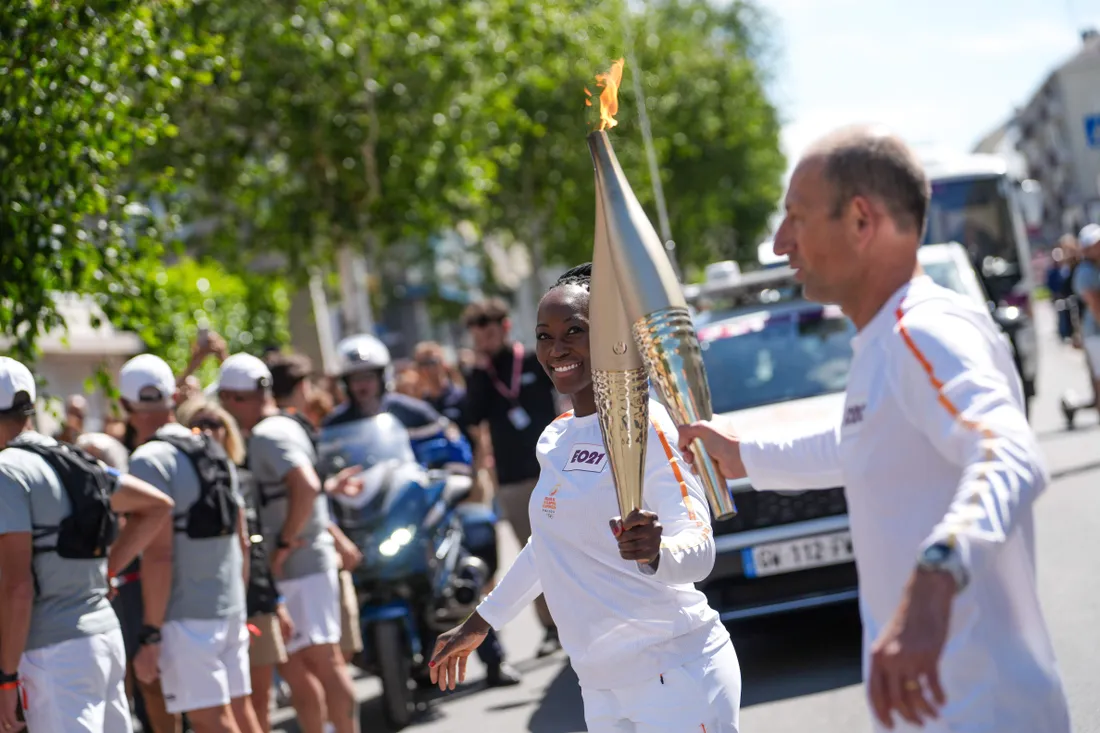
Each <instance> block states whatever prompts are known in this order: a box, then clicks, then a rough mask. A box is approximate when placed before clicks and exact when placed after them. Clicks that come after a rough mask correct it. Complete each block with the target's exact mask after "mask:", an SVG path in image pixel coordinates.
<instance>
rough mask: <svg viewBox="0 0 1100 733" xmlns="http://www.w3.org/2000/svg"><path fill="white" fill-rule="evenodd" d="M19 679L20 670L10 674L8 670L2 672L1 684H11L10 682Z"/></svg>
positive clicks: (0, 673)
mask: <svg viewBox="0 0 1100 733" xmlns="http://www.w3.org/2000/svg"><path fill="white" fill-rule="evenodd" d="M18 681H19V673H18V672H12V673H10V674H9V673H7V672H0V685H10V684H12V683H15V682H18Z"/></svg>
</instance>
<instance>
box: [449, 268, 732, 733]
mask: <svg viewBox="0 0 1100 733" xmlns="http://www.w3.org/2000/svg"><path fill="white" fill-rule="evenodd" d="M590 282H591V265H581V266H579V267H576V268H574V269H572V270H570V271H569V272H567V273H566V274H565V275H563V276H562V277H561V278H560V279H559V280H558V282H557V283H556V284H555V285H554V286H553V287H552V288H551V289H550V291H549V292H547V293H546V295H545V296H543V299H542V302H541V303H540V304H539V310H538V325H537V327H536V328H537V343H538V348H537V353H538V359H539V362H540V363H541V364H542V366H543V368H544V369H545V370H546V372H547V374H549V375H550V378H551V379H552V380H553V382H554V386H555V388H556V389H557V390H558V392H560V393H561V394H564V395H567V396H569V397H570V398H571V399H572V401H573V405H574V410H573V411H572V412H569V413H566V414H565V415H562V416H561V417H559V418H558V419H557V420H555V421H554V422H553V423H551V424H550V425H549V426H548V427H547V428H546V430H545V431H544V432H543V434H542V437H541V438H540V439H539V444H538V448H537V450H538V459H539V464H540V466H541V475H540V478H539V483H538V485H537V487H536V488H535V490H534V492H533V493H532V496H531V504H530V509H529V510H530V514H531V539H530V541H528V543H527V545H526V546H525V547H524V548H523V550H522V551H521V552H520V554H519V556H518V557H517V558H516V561H515V563H514V564H513V565H512V567H511V568H510V569H509V570H508V572H507V573H506V574H505V576H504V577H503V578H502V579H501V581H500V583H499V584H498V585H497V587H496V589H495V590H493V592H492V593H491V594H490V595H489V596H488V597H487V598H486V599H485V600H484V601H483V602H482V603H481V605H480V606H479V607H478V609H477V611H476V612H475V613H474V614H472V615H471V616H470V617H469V618H468V619H467V620H466V621H465V622H464V623H463V624H461V625H460V626H458V627H456V628H455V629H452V630H451V631H448V632H447V633H445V634H443V635H442V636H440V638H439V640H438V641H437V643H436V647H435V654H434V655H433V657H432V660H431V662H430V665H431V677H432V681H433V682H436V683H437V684H438V685H439V687H440V689H441V690H445V689H451V690H453V689H454V688H455V685H456V684H457V683H460V682H462V681H463V680H464V679H465V676H466V660H467V658H468V657H469V655H470V653H471V652H473V651H474V650H475V649H476V648H477V647H478V645H479V644H481V642H482V640H484V638H485V635H486V633H487V632H488V630H489V628H494V629H500V628H501V627H502V626H504V624H506V623H507V622H509V621H510V620H512V619H513V618H514V617H515V616H516V615H517V614H518V613H519V612H520V611H521V610H523V609H524V608H526V607H527V606H528V605H529V604H530V603H531V601H532V600H533V599H534V598H535V597H537V596H538V595H539V593H542V594H544V596H545V598H546V602H547V604H548V605H549V607H550V611H551V613H552V614H553V616H554V619H555V620H556V621H557V622H558V630H559V633H560V636H561V642H562V646H563V647H564V649H565V651H566V652H567V653H568V655H569V657H570V661H571V663H572V666H573V669H574V670H575V671H576V673H577V676H578V678H579V680H580V685H581V690H582V695H583V699H584V710H585V720H586V722H587V725H588V730H589V731H590V732H591V733H684V732H685V731H704V732H705V733H737V730H738V713H739V707H740V700H741V670H740V666H739V664H738V661H737V654H736V653H735V652H734V649H733V644H732V642H731V641H730V637H729V633H728V632H727V631H726V629H725V627H724V626H723V625H722V623H721V621H720V619H719V617H718V614H717V613H716V612H715V611H714V610H713V609H712V608H711V607H710V606H709V605H708V603H707V600H706V597H705V596H704V595H703V594H702V593H701V592H700V591H698V590H696V588H695V586H694V583H695V582H697V581H700V580H703V579H704V578H705V577H707V575H708V574H709V573H710V571H711V568H712V566H713V565H714V554H715V549H714V538H713V535H712V533H711V528H710V513H709V509H708V507H707V502H706V499H705V497H704V494H703V490H702V488H701V487H700V486H699V484H698V482H697V480H696V479H695V477H694V475H693V474H692V473H691V471H690V470H689V469H688V468H687V467H686V466H685V465H684V464H683V462H682V459H681V457H680V454H679V452H678V450H677V447H676V444H677V435H676V429H675V425H674V423H673V421H672V419H671V418H670V417H669V415H668V413H667V412H666V411H665V409H664V407H662V406H661V405H660V404H659V403H657V402H655V401H652V400H651V401H650V405H649V411H650V418H651V425H650V431H649V439H648V440H649V446H650V449H649V450H648V451H647V455H646V466H645V479H644V486H645V491H644V500H643V504H644V507H645V508H644V509H643V510H635V511H634V512H632V513H631V514H629V515H628V516H626V517H624V518H621V517H618V516H616V515H617V514H619V510H618V501H617V498H616V493H615V486H614V482H613V478H612V472H611V470H610V468H609V467H608V458H607V451H606V449H605V448H604V445H603V437H602V434H601V431H600V425H599V421H598V417H597V414H596V401H595V396H594V392H593V385H592V369H591V363H590V360H589V320H588V311H589V308H588V305H589V291H590Z"/></svg>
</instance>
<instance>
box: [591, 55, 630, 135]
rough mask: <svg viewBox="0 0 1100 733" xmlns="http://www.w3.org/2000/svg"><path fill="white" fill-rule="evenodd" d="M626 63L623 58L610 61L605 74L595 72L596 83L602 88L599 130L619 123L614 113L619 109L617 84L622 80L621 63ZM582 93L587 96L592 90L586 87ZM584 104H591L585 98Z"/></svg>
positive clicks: (608, 128) (607, 128)
mask: <svg viewBox="0 0 1100 733" xmlns="http://www.w3.org/2000/svg"><path fill="white" fill-rule="evenodd" d="M625 63H626V60H625V59H619V60H618V61H613V62H612V63H611V69H610V70H608V71H607V73H605V74H596V84H597V85H598V86H599V87H600V88H601V89H603V91H602V92H600V128H599V129H601V130H610V129H611V128H612V127H614V126H615V125H617V124H619V123H618V122H616V121H615V115H616V114H617V113H618V111H619V84H620V83H622V80H623V65H624V64H625ZM584 93H585V94H587V95H588V96H589V97H591V96H592V92H590V91H588V90H587V89H585V90H584ZM585 104H586V105H588V106H591V104H592V102H591V101H590V100H585Z"/></svg>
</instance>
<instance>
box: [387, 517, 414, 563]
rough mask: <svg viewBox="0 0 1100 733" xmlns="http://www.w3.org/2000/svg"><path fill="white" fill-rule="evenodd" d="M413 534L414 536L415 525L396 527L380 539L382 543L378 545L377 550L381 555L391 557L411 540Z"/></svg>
mask: <svg viewBox="0 0 1100 733" xmlns="http://www.w3.org/2000/svg"><path fill="white" fill-rule="evenodd" d="M414 536H416V527H415V526H413V525H409V526H408V527H398V528H397V529H395V530H394V531H393V532H392V533H391V534H390V536H389V537H387V538H386V539H385V540H383V541H382V544H380V545H378V552H379V553H381V555H382V556H383V557H393V556H394V555H396V554H397V553H399V552H401V548H403V547H404V546H405V545H407V544H409V543H410V542H412V539H413V537H414Z"/></svg>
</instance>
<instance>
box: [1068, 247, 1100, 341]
mask: <svg viewBox="0 0 1100 733" xmlns="http://www.w3.org/2000/svg"><path fill="white" fill-rule="evenodd" d="M1088 290H1100V268H1098V267H1097V266H1096V265H1094V264H1093V263H1091V262H1088V261H1085V262H1082V263H1081V264H1079V265H1078V266H1077V270H1076V271H1075V272H1074V273H1073V292H1075V293H1077V295H1078V296H1084V294H1085V292H1086V291H1088ZM1081 335H1082V336H1086V337H1088V336H1100V324H1098V323H1097V322H1096V317H1095V316H1094V315H1093V314H1092V311H1091V310H1089V307H1088V306H1087V305H1086V304H1085V303H1084V302H1082V303H1081Z"/></svg>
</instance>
